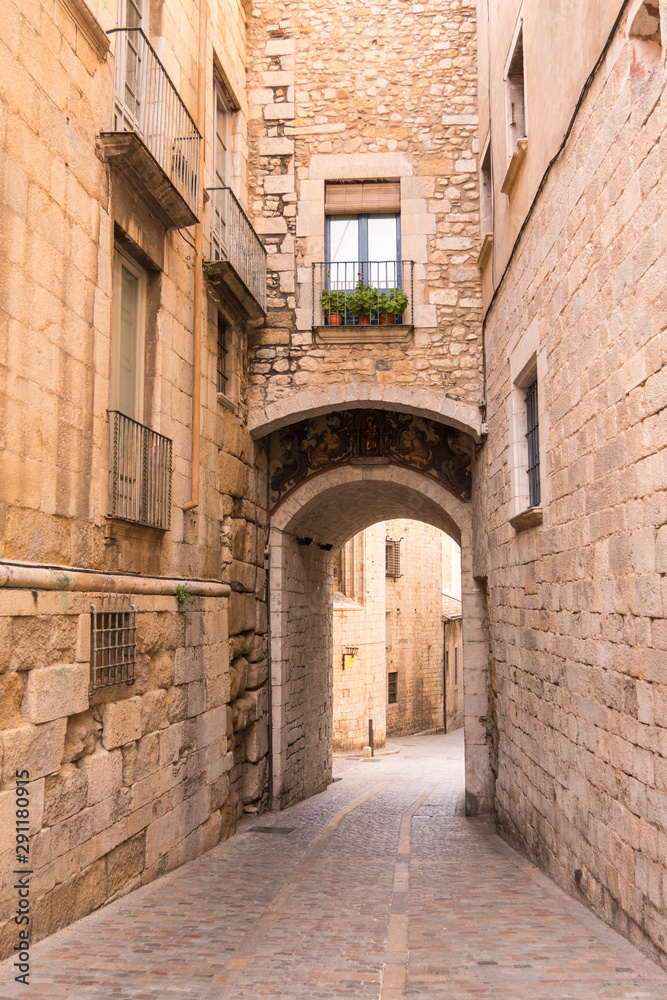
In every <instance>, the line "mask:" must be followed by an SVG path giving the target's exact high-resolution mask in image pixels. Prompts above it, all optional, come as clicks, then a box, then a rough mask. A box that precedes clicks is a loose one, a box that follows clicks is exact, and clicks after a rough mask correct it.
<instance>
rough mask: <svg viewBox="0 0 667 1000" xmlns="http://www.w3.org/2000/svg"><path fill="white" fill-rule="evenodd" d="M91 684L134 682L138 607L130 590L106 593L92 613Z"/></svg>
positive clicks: (106, 684)
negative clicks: (120, 592) (128, 591)
mask: <svg viewBox="0 0 667 1000" xmlns="http://www.w3.org/2000/svg"><path fill="white" fill-rule="evenodd" d="M90 638H91V643H90V648H91V654H90V657H91V687H92V690H93V691H96V690H97V689H98V688H101V687H110V686H111V685H112V684H123V683H124V684H134V681H135V679H136V671H137V609H136V607H135V606H134V604H132V598H131V597H130V596H129V595H128V594H109V595H108V596H106V597H104V596H103V597H102V601H101V608H100V609H99V610H98V609H95V608H93V609H92V614H91V636H90Z"/></svg>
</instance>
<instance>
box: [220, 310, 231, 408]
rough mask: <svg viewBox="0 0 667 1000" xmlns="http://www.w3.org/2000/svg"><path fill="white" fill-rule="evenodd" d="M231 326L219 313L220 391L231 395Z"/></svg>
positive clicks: (224, 394) (225, 394)
mask: <svg viewBox="0 0 667 1000" xmlns="http://www.w3.org/2000/svg"><path fill="white" fill-rule="evenodd" d="M229 339H230V338H229V327H228V326H227V324H226V323H225V320H224V317H223V315H222V313H220V312H219V313H218V392H220V393H222V394H223V396H229V357H228V355H229Z"/></svg>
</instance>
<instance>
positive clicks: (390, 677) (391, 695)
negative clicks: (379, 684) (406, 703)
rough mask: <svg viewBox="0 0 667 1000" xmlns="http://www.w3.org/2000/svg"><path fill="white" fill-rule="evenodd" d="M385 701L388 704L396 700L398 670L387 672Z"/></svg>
mask: <svg viewBox="0 0 667 1000" xmlns="http://www.w3.org/2000/svg"><path fill="white" fill-rule="evenodd" d="M387 702H388V703H389V704H390V705H395V704H396V703H397V702H398V671H392V672H391V673H389V674H387Z"/></svg>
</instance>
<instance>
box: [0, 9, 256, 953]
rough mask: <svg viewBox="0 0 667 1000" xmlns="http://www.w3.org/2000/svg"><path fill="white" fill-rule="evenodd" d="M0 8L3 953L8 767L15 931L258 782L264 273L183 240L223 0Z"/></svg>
mask: <svg viewBox="0 0 667 1000" xmlns="http://www.w3.org/2000/svg"><path fill="white" fill-rule="evenodd" d="M200 14H201V15H202V17H203V21H202V20H200V19H199V15H200ZM5 22H6V30H5V31H3V39H2V42H1V43H0V45H1V46H2V56H1V58H0V65H2V73H3V77H2V83H1V84H0V86H1V88H2V100H3V108H4V112H5V117H4V121H5V127H4V128H3V138H2V164H3V168H2V174H3V185H4V186H3V198H2V205H1V209H0V210H1V213H2V224H1V228H2V233H3V245H2V253H1V256H0V274H1V277H0V287H1V288H2V302H1V307H2V309H1V313H2V335H1V337H0V414H1V415H0V426H1V428H2V430H1V435H2V444H1V453H0V470H1V471H0V523H1V524H2V530H3V544H2V564H1V565H0V636H1V637H2V641H1V642H0V646H1V648H2V651H1V652H0V727H1V730H2V731H1V733H0V747H1V750H0V759H1V760H2V779H1V780H2V784H1V789H2V790H1V791H0V817H1V822H0V826H1V829H2V838H1V848H0V850H1V851H2V854H1V858H2V862H1V864H0V871H1V878H2V887H1V890H0V951H1V952H2V954H8V953H9V952H11V950H12V949H13V947H14V944H15V940H14V935H15V931H14V927H15V925H14V922H13V911H14V908H15V899H14V896H15V893H14V892H13V891H11V889H10V887H11V885H12V879H13V876H12V875H11V871H12V870H13V868H14V867H15V863H14V864H13V863H12V858H13V857H14V853H15V830H14V825H15V824H14V811H15V810H14V800H15V789H14V785H15V772H16V771H17V770H18V771H27V772H29V777H30V783H29V798H30V803H31V817H30V822H31V830H30V833H31V842H30V847H31V854H30V863H31V868H32V870H33V875H32V877H31V879H32V881H31V899H32V904H33V910H32V912H33V918H34V931H33V935H34V937H35V938H38V937H42V936H43V935H45V934H47V933H50V932H52V931H54V930H56V929H57V928H58V927H60V926H63V925H64V924H66V923H68V922H69V921H71V920H73V919H76V918H77V917H80V916H82V915H83V914H85V913H87V912H89V911H90V910H92V909H94V908H95V907H97V906H99V905H101V904H102V903H104V902H105V901H106V900H108V899H113V898H114V897H116V896H118V895H119V894H122V893H124V892H127V891H128V890H129V889H131V888H133V887H135V886H137V885H140V884H142V883H144V882H146V881H149V880H150V879H153V878H155V877H156V876H158V875H160V874H163V873H164V872H166V871H168V870H170V869H172V868H174V867H175V866H176V865H179V864H182V863H183V862H184V861H186V860H187V859H189V858H192V857H194V856H196V855H197V854H198V853H200V852H201V851H202V850H206V849H207V848H209V847H211V846H212V845H214V844H215V843H217V842H218V841H219V840H220V839H221V838H225V837H227V836H229V835H230V834H231V833H232V832H233V831H234V828H235V824H236V818H237V816H238V815H239V813H240V812H242V811H243V809H244V808H245V809H254V810H258V809H261V808H264V807H265V806H266V803H267V795H268V779H267V750H268V738H267V720H268V716H267V704H268V698H267V687H266V679H267V660H266V634H267V619H266V601H265V572H264V566H263V551H264V545H265V542H266V537H267V509H266V457H265V455H264V453H263V452H262V450H261V447H258V445H256V444H255V443H253V441H252V439H251V438H250V435H249V433H248V430H247V404H246V385H247V362H246V339H247V326H248V323H249V322H250V321H251V317H253V316H257V315H260V316H261V314H262V313H261V306H262V303H263V295H262V293H263V289H257V288H255V289H254V291H253V290H252V289H251V290H250V291H249V290H248V289H247V288H246V289H245V290H244V289H243V288H242V287H241V286H240V285H239V284H238V278H239V274H238V273H237V271H238V268H239V266H240V265H238V264H236V265H235V266H234V265H232V266H231V270H229V269H228V270H225V269H226V268H228V262H226V261H225V262H223V263H221V264H215V263H213V264H212V265H211V267H210V268H209V269H208V271H207V272H206V273H204V269H203V268H202V266H201V262H200V260H199V256H200V255H201V256H203V257H204V259H205V260H207V261H208V260H212V259H213V258H214V257H215V256H216V255H215V254H214V253H213V251H212V249H211V246H212V244H211V237H212V229H215V226H213V227H211V225H210V224H211V222H212V220H214V219H215V218H216V215H215V213H216V212H218V217H219V215H220V210H219V199H220V197H221V195H222V194H223V193H222V192H220V191H219V190H218V185H219V184H220V183H221V180H223V181H224V182H225V183H226V184H227V185H228V186H229V187H231V188H233V190H234V192H235V193H236V195H237V196H238V198H239V199H240V201H241V202H242V203H244V204H246V205H247V166H248V145H247V121H248V107H247V98H246V93H245V61H246V60H245V21H244V10H243V7H242V5H241V4H240V3H231V4H225V5H217V4H212V5H211V6H210V7H209V8H208V13H207V12H206V5H203V6H201V9H198V8H197V7H196V5H195V4H193V3H190V2H185V3H183V4H181V3H180V2H178V0H175V2H173V3H172V2H169V3H167V4H153V3H151V4H148V3H146V4H141V3H136V4H135V3H133V2H132V0H128V2H127V3H123V4H122V5H121V10H120V14H119V12H118V11H117V8H116V4H115V2H114V3H113V4H107V3H105V2H103V0H100V2H97V0H92V3H91V5H90V6H88V5H87V4H86V3H84V2H83V0H63V2H60V0H58V2H56V3H55V4H52V5H51V6H50V7H49V6H48V5H46V6H45V5H42V4H36V5H27V6H26V5H25V4H22V3H20V4H19V3H16V4H10V6H9V8H8V11H7V12H6V18H5ZM116 28H121V29H127V30H121V31H116V30H115V29H116ZM107 31H109V32H110V33H109V34H107ZM200 42H201V45H202V49H203V59H202V60H201V61H200V60H199V59H198V47H199V43H200ZM200 63H201V64H200ZM114 71H115V74H116V75H115V78H114ZM165 95H169V96H168V97H167V96H165ZM216 95H217V98H216ZM216 99H217V101H218V105H217V108H218V119H217V121H218V126H219V127H218V131H219V132H221V133H223V132H224V143H225V144H226V146H225V148H224V150H223V149H222V147H220V146H219V147H218V148H217V150H215V149H214V146H215V145H216V143H215V142H214V138H215V136H216V118H215V111H214V109H216ZM198 105H199V111H198ZM221 109H222V111H221ZM151 115H153V116H154V117H153V118H151V117H150V116H151ZM160 115H161V116H162V117H160ZM223 119H224V120H223ZM202 134H203V135H204V137H205V142H202V140H201V139H200V138H199V136H201V135H202ZM218 138H219V137H218ZM223 161H224V162H223ZM225 171H226V173H225ZM204 188H207V189H214V190H210V191H209V193H208V194H207V195H206V207H205V208H203V204H204V193H203V191H204ZM224 196H225V197H227V195H226V194H225V195H224ZM225 211H226V213H227V214H226V223H227V225H228V226H230V227H231V226H232V225H233V224H234V220H235V218H236V221H237V222H238V223H241V221H242V213H240V211H239V210H236V203H234V202H233V201H230V203H229V205H226V207H225ZM234 211H236V217H235V216H234ZM193 223H194V225H193ZM236 238H238V237H236ZM247 239H248V241H251V235H248V236H247ZM253 245H254V244H253ZM257 245H258V246H259V259H260V264H263V250H262V249H261V244H259V243H258V241H257ZM221 256H224V254H221ZM256 256H257V254H256ZM246 280H247V279H246ZM235 281H236V282H237V283H236V284H235ZM221 337H222V338H223V341H224V343H223V345H222V346H223V348H225V350H223V351H221V348H220V343H219V342H220V339H221ZM193 387H196V388H197V390H198V392H199V397H198V398H197V399H195V401H194V406H193ZM193 426H196V427H197V431H198V433H197V434H195V435H193ZM177 588H180V590H179V591H178V593H179V594H180V596H181V598H182V599H181V600H180V601H179V599H178V598H177V596H176V594H177ZM232 591H233V592H232ZM91 642H92V645H93V649H92V651H91ZM121 644H122V646H123V649H122V653H121V651H120V650H119V649H118V648H115V649H113V648H109V647H113V646H120V645H121ZM96 647H97V649H98V651H97V652H96ZM230 661H231V662H230ZM125 678H127V679H128V680H129V683H128V682H126V681H125Z"/></svg>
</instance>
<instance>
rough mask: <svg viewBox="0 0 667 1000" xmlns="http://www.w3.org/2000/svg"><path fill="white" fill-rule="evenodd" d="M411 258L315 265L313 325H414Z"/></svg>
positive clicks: (412, 266)
mask: <svg viewBox="0 0 667 1000" xmlns="http://www.w3.org/2000/svg"><path fill="white" fill-rule="evenodd" d="M413 272H414V264H413V262H412V261H411V260H352V261H336V262H334V263H331V262H329V263H327V262H324V261H322V262H319V263H315V264H313V326H384V325H392V324H396V323H397V324H401V325H409V326H411V325H412V322H413V308H412V303H413V298H414V295H413V293H414V275H413Z"/></svg>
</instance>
